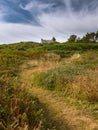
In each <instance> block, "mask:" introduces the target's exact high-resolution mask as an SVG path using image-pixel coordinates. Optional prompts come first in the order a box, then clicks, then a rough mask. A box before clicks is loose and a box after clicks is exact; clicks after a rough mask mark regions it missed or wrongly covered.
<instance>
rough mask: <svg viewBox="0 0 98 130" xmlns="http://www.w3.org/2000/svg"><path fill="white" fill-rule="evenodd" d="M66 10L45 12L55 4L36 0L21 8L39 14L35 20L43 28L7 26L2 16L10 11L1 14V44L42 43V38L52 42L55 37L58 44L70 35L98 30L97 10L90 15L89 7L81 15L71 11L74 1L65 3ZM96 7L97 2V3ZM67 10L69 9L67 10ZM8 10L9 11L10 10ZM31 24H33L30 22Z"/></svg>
mask: <svg viewBox="0 0 98 130" xmlns="http://www.w3.org/2000/svg"><path fill="white" fill-rule="evenodd" d="M63 1H64V3H65V5H66V6H67V9H64V8H63V9H61V10H59V9H57V10H55V11H54V12H47V13H46V12H44V9H46V8H49V9H51V7H52V6H53V4H54V3H52V4H51V3H50V4H49V3H48V4H45V3H41V2H38V1H33V2H30V3H28V4H27V5H26V6H25V7H23V6H22V5H21V8H22V9H24V10H28V11H30V12H31V13H33V11H35V13H36V12H38V15H37V16H36V19H37V20H38V22H40V25H41V26H34V25H32V26H31V25H26V24H16V23H14V24H13V23H6V22H4V21H3V16H4V15H5V13H6V12H7V9H4V10H5V12H4V10H3V9H2V10H3V12H2V11H0V21H1V22H0V32H1V33H0V43H14V42H20V41H39V42H40V39H41V38H45V39H51V38H52V37H53V36H54V37H56V38H57V40H58V41H65V40H66V39H67V38H68V36H69V35H71V34H73V33H74V34H78V35H80V36H81V35H83V34H84V33H86V32H90V31H96V30H97V29H98V8H97V9H96V11H95V12H92V13H91V12H89V11H88V8H85V7H84V8H83V9H82V10H81V11H79V12H72V8H71V3H70V2H71V0H69V1H67V0H63ZM94 4H95V3H94ZM65 8H66V7H65ZM8 11H9V10H8ZM30 22H31V23H32V21H30Z"/></svg>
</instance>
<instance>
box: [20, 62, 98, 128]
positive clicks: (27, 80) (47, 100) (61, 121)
mask: <svg viewBox="0 0 98 130" xmlns="http://www.w3.org/2000/svg"><path fill="white" fill-rule="evenodd" d="M57 65H58V63H52V64H51V63H49V62H48V63H47V62H46V63H45V62H44V63H42V62H37V61H31V62H28V63H26V64H24V65H23V66H22V69H23V71H22V73H21V78H22V86H23V87H26V88H27V89H28V91H30V92H31V93H32V95H34V96H36V97H37V98H38V99H39V101H40V102H41V103H42V104H44V105H45V107H46V108H47V110H48V116H49V117H51V118H52V119H53V120H54V121H55V122H56V123H57V127H58V128H57V127H56V130H98V122H96V121H95V120H94V119H93V118H91V117H90V116H87V115H83V113H82V112H81V111H79V110H77V109H76V108H74V107H72V106H69V105H68V104H67V103H66V102H65V101H64V100H63V99H62V97H59V96H58V95H57V94H56V93H55V92H50V91H48V90H44V89H42V88H39V87H34V86H33V85H32V81H31V77H33V74H34V73H35V72H42V71H47V70H48V69H51V68H53V66H57ZM67 125H68V126H69V127H67ZM47 130H48V129H47Z"/></svg>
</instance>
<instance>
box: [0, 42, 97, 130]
mask: <svg viewBox="0 0 98 130" xmlns="http://www.w3.org/2000/svg"><path fill="white" fill-rule="evenodd" d="M35 60H36V61H37V62H38V63H39V65H40V63H41V64H44V65H45V66H44V67H45V70H44V67H43V66H42V67H43V68H42V71H37V72H35V73H34V76H33V77H32V78H31V83H32V87H33V86H35V87H39V88H43V89H45V90H49V91H50V92H55V93H57V94H58V96H60V97H62V98H63V99H64V101H65V102H66V103H67V104H68V105H70V106H74V107H76V109H79V110H81V111H83V113H87V114H88V115H91V116H92V117H93V118H94V119H96V120H97V119H98V104H97V102H98V43H57V42H55V43H50V44H48V43H46V44H40V43H33V42H21V43H15V44H8V45H0V130H6V129H7V130H18V129H23V128H24V129H28V130H32V129H37V127H39V125H40V122H42V124H43V125H42V126H40V129H42V130H46V128H47V127H50V129H52V128H51V126H49V124H51V121H50V122H48V125H47V119H46V118H47V117H46V116H47V115H46V110H45V109H46V108H45V106H43V104H42V103H41V102H40V100H39V99H38V98H37V97H35V95H34V96H33V95H32V94H31V92H30V91H28V89H27V88H26V87H23V83H22V81H21V79H20V73H21V71H22V69H21V65H22V64H24V63H26V62H28V61H35ZM45 63H47V64H45ZM49 64H50V66H51V67H50V68H49ZM37 66H38V64H37V65H35V66H28V69H29V68H30V67H31V68H32V67H33V68H34V67H37ZM40 68H41V66H40ZM66 129H69V128H66Z"/></svg>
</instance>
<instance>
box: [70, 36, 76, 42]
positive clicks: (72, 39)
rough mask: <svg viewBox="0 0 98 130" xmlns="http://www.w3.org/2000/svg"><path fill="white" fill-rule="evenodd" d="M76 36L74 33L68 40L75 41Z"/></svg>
mask: <svg viewBox="0 0 98 130" xmlns="http://www.w3.org/2000/svg"><path fill="white" fill-rule="evenodd" d="M76 39H77V36H76V35H71V36H70V37H69V39H68V42H76Z"/></svg>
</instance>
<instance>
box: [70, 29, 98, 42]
mask: <svg viewBox="0 0 98 130" xmlns="http://www.w3.org/2000/svg"><path fill="white" fill-rule="evenodd" d="M67 42H69V43H74V42H76V43H79V42H80V43H96V42H98V31H97V32H90V33H87V34H85V35H84V36H83V37H82V38H79V37H77V35H71V36H70V37H69V39H68V41H67Z"/></svg>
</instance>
